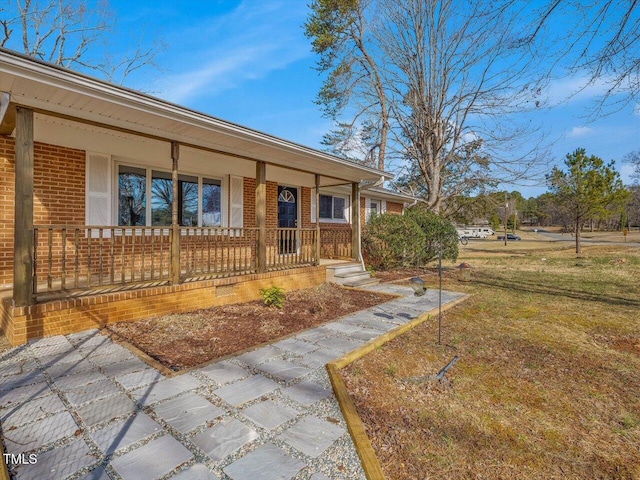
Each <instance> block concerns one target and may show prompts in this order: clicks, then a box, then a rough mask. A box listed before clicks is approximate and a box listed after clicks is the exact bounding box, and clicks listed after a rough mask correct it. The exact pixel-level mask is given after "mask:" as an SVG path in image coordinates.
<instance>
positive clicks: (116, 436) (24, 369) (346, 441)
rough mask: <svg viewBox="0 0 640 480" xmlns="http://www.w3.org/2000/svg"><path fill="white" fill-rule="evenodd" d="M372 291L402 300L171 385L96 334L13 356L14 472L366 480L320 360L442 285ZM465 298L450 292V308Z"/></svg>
mask: <svg viewBox="0 0 640 480" xmlns="http://www.w3.org/2000/svg"><path fill="white" fill-rule="evenodd" d="M370 288H372V289H375V290H378V291H385V292H389V293H396V294H402V295H405V296H404V297H402V298H399V299H397V300H394V301H391V302H388V303H385V304H383V305H378V306H376V307H373V308H370V309H367V310H364V311H361V312H358V313H355V314H353V315H349V316H346V317H343V318H341V319H339V320H337V321H334V322H331V323H328V324H325V325H322V326H320V327H317V328H313V329H310V330H305V331H303V332H301V333H299V334H297V335H295V336H293V337H291V338H288V339H286V340H281V341H278V342H275V343H273V344H272V345H268V346H265V347H262V348H259V349H257V350H253V351H250V352H248V353H244V354H242V355H239V356H236V357H233V358H231V359H227V360H224V361H220V362H217V363H211V364H209V365H207V366H205V367H202V368H199V369H196V370H192V371H190V372H189V373H185V374H182V375H178V376H174V377H171V378H166V377H164V376H163V375H162V374H160V373H159V372H158V371H157V370H155V369H153V368H151V367H149V366H148V365H147V364H146V363H144V362H143V361H141V360H140V359H138V358H137V357H136V356H135V355H133V354H132V353H131V352H129V351H128V350H127V349H125V348H123V347H121V346H119V345H117V344H115V343H113V342H111V341H110V340H109V339H108V338H107V337H105V336H103V335H101V334H100V333H99V332H98V331H97V330H90V331H86V332H82V333H77V334H71V335H66V336H56V337H49V338H44V339H40V340H37V341H33V342H30V343H29V344H28V345H24V346H21V347H16V348H14V349H11V350H9V351H7V352H5V353H4V354H2V356H1V357H0V422H1V426H2V440H3V445H4V450H5V458H6V460H7V463H8V464H9V467H10V472H11V474H12V475H14V476H15V478H17V479H19V480H23V479H25V480H26V479H64V478H70V479H125V480H152V479H169V478H171V479H175V480H182V479H195V480H198V479H233V480H256V479H265V480H267V479H295V480H309V479H312V480H325V479H331V480H340V479H344V480H354V479H364V478H365V476H364V472H363V471H362V468H361V466H360V462H359V459H358V456H357V454H356V452H355V448H354V446H353V443H352V441H351V437H350V436H349V433H348V432H347V427H346V425H345V422H344V419H343V418H342V414H341V412H340V409H339V407H338V404H337V401H336V400H335V397H334V396H333V392H332V390H331V385H330V383H329V379H328V376H327V373H326V370H325V368H324V365H325V364H326V363H327V362H329V361H331V360H334V359H335V358H338V357H340V356H342V355H343V354H344V353H346V352H348V351H350V350H353V349H354V348H356V347H359V346H360V345H362V344H364V343H366V342H367V341H369V340H371V339H373V338H375V337H377V336H379V335H381V334H382V333H384V332H386V331H388V330H391V329H393V328H395V327H397V326H398V325H399V324H402V323H405V322H408V321H410V320H411V319H413V318H415V317H417V316H418V315H420V314H421V313H423V312H425V311H428V310H430V309H432V308H435V307H437V302H438V292H437V291H428V292H427V294H426V295H425V296H423V297H414V296H413V295H412V294H411V293H412V291H411V289H410V288H408V287H403V286H397V285H389V284H386V285H376V286H374V287H370ZM460 296H462V295H461V294H456V293H450V292H443V296H442V298H443V304H444V303H448V302H450V301H453V300H455V299H457V298H459V297H460ZM176 348H180V346H179V345H176Z"/></svg>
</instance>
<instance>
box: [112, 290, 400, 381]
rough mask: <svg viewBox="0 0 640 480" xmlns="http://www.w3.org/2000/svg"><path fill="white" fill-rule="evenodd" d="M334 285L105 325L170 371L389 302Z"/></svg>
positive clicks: (386, 298) (383, 297)
mask: <svg viewBox="0 0 640 480" xmlns="http://www.w3.org/2000/svg"><path fill="white" fill-rule="evenodd" d="M393 298H395V297H393V296H391V295H386V294H383V293H378V292H368V291H363V290H351V289H346V288H341V287H339V286H337V285H334V284H328V283H327V284H322V285H320V286H318V287H315V288H311V289H305V290H298V291H294V292H287V293H286V299H285V301H284V304H283V306H282V308H275V307H266V306H265V305H264V304H263V302H262V300H259V301H254V302H248V303H243V304H237V305H226V306H220V307H213V308H209V309H205V310H197V311H194V312H189V313H182V314H174V315H165V316H161V317H151V318H145V319H142V320H138V321H135V322H121V323H116V324H112V325H109V326H107V327H105V328H106V330H107V331H108V332H110V333H112V334H115V338H116V339H117V338H121V339H123V340H125V341H127V342H129V343H131V344H132V345H134V346H135V347H137V348H138V349H140V350H142V351H143V352H145V353H146V354H147V355H149V356H150V357H152V358H154V359H155V360H157V361H158V362H160V363H161V364H162V365H164V366H166V367H168V368H170V369H171V370H174V371H179V370H182V369H185V368H189V367H193V366H196V365H201V364H203V363H206V362H209V361H211V360H214V359H218V358H221V357H225V356H227V355H231V354H234V353H237V352H241V351H243V350H246V349H248V348H251V347H254V346H257V345H261V344H263V343H266V342H272V341H275V340H277V339H279V338H282V337H286V336H288V335H291V334H293V333H295V332H298V331H300V330H304V329H307V328H311V327H315V326H318V325H321V324H323V323H326V322H329V321H332V320H334V319H336V318H339V317H342V316H344V315H348V314H350V313H353V312H357V311H359V310H363V309H365V308H369V307H372V306H374V305H378V304H380V303H384V302H387V301H389V300H392V299H393Z"/></svg>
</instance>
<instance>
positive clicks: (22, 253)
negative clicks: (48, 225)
mask: <svg viewBox="0 0 640 480" xmlns="http://www.w3.org/2000/svg"><path fill="white" fill-rule="evenodd" d="M15 145H16V147H15V153H16V158H15V204H14V214H15V218H14V224H13V225H14V238H13V302H14V305H15V306H16V307H24V306H27V305H31V304H33V110H31V109H29V108H23V107H17V108H16V144H15Z"/></svg>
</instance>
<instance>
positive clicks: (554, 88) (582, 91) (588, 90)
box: [548, 76, 612, 106]
mask: <svg viewBox="0 0 640 480" xmlns="http://www.w3.org/2000/svg"><path fill="white" fill-rule="evenodd" d="M611 80H612V78H611V77H607V76H602V77H600V78H598V79H596V80H595V81H591V82H590V80H589V78H588V77H586V76H574V77H567V78H561V79H558V80H553V81H552V82H551V83H550V85H549V89H548V92H549V96H548V101H549V104H550V105H551V106H553V105H558V104H561V103H564V102H573V101H582V100H594V99H596V98H598V97H602V96H603V95H604V94H605V93H607V90H608V88H609V85H610V82H611Z"/></svg>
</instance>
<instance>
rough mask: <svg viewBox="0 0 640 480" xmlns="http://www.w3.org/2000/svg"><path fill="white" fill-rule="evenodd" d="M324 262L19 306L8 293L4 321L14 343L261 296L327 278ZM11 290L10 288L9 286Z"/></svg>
mask: <svg viewBox="0 0 640 480" xmlns="http://www.w3.org/2000/svg"><path fill="white" fill-rule="evenodd" d="M325 278H326V273H325V267H324V266H317V267H304V268H298V269H293V270H287V271H281V272H270V273H264V274H253V275H242V276H237V277H229V278H222V279H215V280H207V281H200V282H193V283H184V284H181V285H173V286H160V287H152V288H144V289H138V290H128V291H125V292H117V293H105V294H101V295H93V296H83V297H79V298H70V299H62V300H54V301H49V302H46V303H40V304H37V305H32V306H29V307H20V308H15V307H13V306H12V300H11V298H10V295H9V296H5V297H3V298H2V299H1V300H2V301H1V303H0V322H1V324H0V327H1V328H2V329H3V331H4V333H5V335H6V336H7V339H8V340H9V342H10V343H11V344H12V345H21V344H23V343H25V342H26V341H27V340H30V339H32V338H40V337H47V336H52V335H65V334H68V333H73V332H79V331H82V330H87V329H90V328H97V327H101V326H104V325H106V324H108V323H114V322H120V321H133V320H139V319H141V318H145V317H150V316H158V315H166V314H170V313H181V312H187V311H190V310H197V309H200V308H209V307H213V306H217V305H227V304H233V303H241V302H247V301H251V300H256V299H258V298H260V294H259V291H260V289H262V288H268V287H271V286H273V285H276V286H278V287H280V288H282V289H284V290H285V292H286V291H291V290H298V289H302V288H310V287H313V286H316V285H320V284H321V283H323V282H324V281H325ZM9 293H10V291H9Z"/></svg>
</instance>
